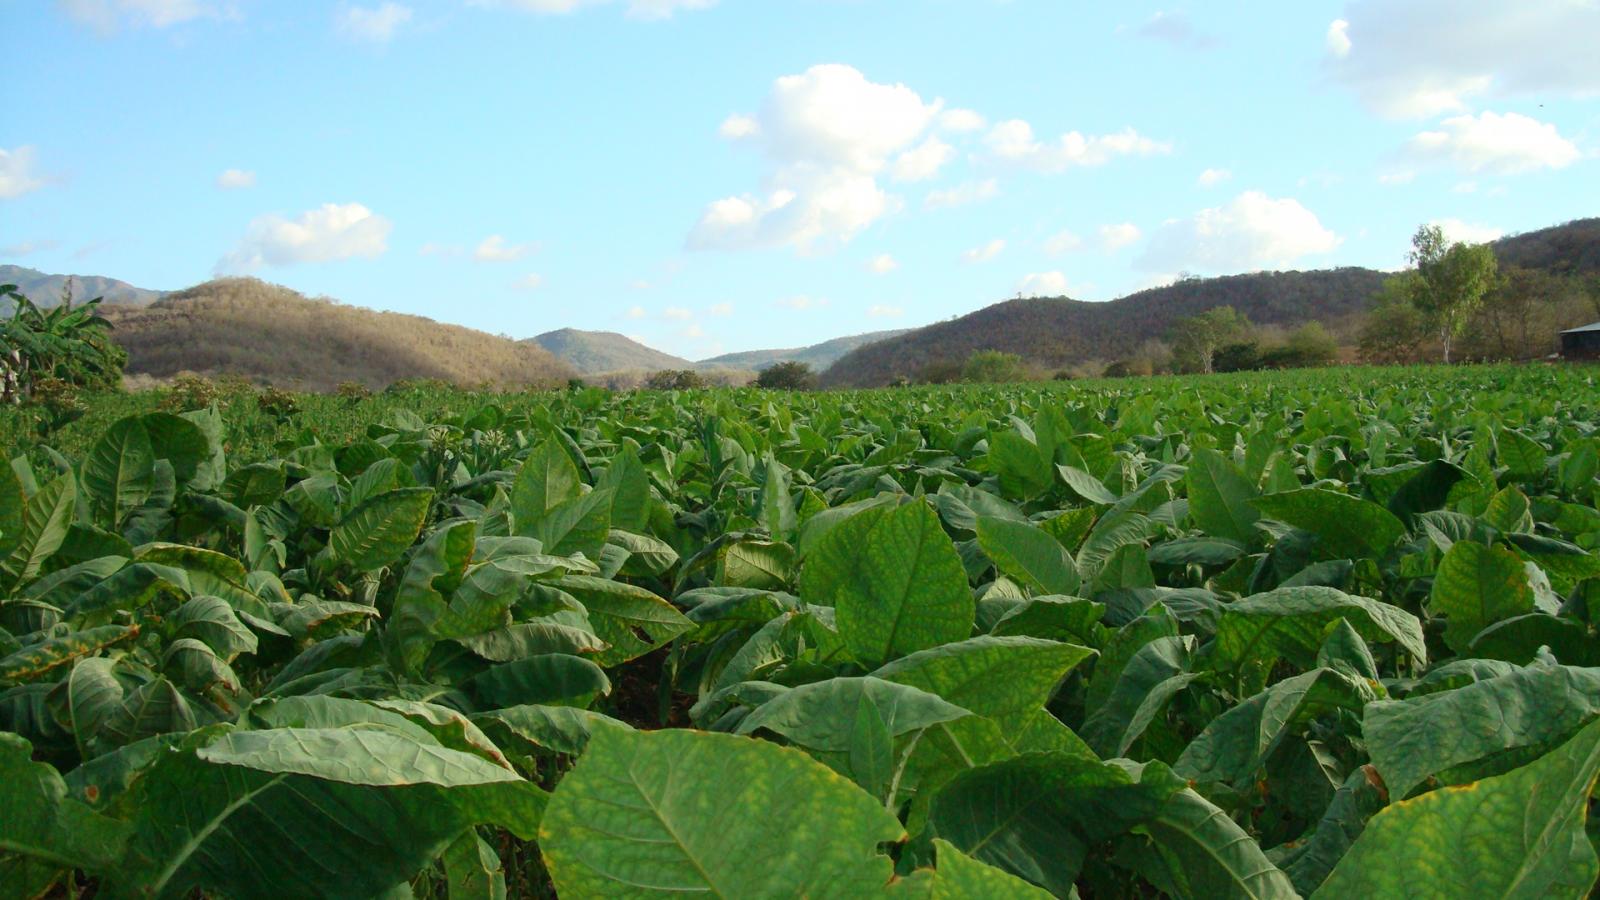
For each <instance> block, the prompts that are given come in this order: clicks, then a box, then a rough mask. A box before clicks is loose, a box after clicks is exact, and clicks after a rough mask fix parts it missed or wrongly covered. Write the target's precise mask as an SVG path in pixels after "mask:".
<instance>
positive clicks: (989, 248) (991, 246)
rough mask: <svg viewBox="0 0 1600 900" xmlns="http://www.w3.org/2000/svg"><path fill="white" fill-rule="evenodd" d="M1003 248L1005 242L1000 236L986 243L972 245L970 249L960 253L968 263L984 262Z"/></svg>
mask: <svg viewBox="0 0 1600 900" xmlns="http://www.w3.org/2000/svg"><path fill="white" fill-rule="evenodd" d="M1005 249H1006V242H1005V241H1004V240H1001V239H1000V238H995V239H994V240H992V241H990V242H989V243H987V244H983V245H982V246H978V247H973V248H972V249H971V250H968V251H966V252H965V253H962V254H961V259H962V261H963V262H969V263H986V262H988V261H989V260H991V259H994V258H995V257H996V256H999V255H1000V253H1001V251H1003V250H1005Z"/></svg>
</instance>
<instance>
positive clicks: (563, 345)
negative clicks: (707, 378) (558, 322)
mask: <svg viewBox="0 0 1600 900" xmlns="http://www.w3.org/2000/svg"><path fill="white" fill-rule="evenodd" d="M522 343H525V344H533V345H536V346H539V347H542V348H544V349H545V350H548V351H549V352H550V353H551V354H552V355H554V356H555V357H556V358H557V359H560V360H563V361H565V362H566V363H567V364H568V365H570V366H572V367H573V368H574V369H576V370H578V374H580V375H599V374H601V373H604V372H622V371H634V370H638V371H645V372H659V371H661V370H662V369H692V368H694V367H695V364H694V363H692V362H690V361H688V360H687V359H680V358H679V357H676V356H673V355H672V354H670V353H662V352H661V351H660V350H655V349H652V348H650V347H646V346H645V345H643V344H641V343H639V342H638V341H636V340H634V339H632V338H630V337H628V336H626V335H621V334H617V333H616V332H614V331H579V330H578V329H576V328H562V329H560V330H558V331H547V332H545V333H544V334H541V335H539V336H538V337H532V338H528V339H527V340H526V341H523V342H522Z"/></svg>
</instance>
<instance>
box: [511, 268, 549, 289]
mask: <svg viewBox="0 0 1600 900" xmlns="http://www.w3.org/2000/svg"><path fill="white" fill-rule="evenodd" d="M511 286H512V287H514V288H516V289H517V290H519V291H537V290H538V289H539V288H542V287H544V276H543V275H539V274H537V273H534V272H529V273H528V274H526V275H524V276H522V277H521V278H518V279H517V280H516V281H514V282H512V283H511Z"/></svg>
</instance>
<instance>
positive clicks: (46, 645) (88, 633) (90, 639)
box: [0, 625, 139, 683]
mask: <svg viewBox="0 0 1600 900" xmlns="http://www.w3.org/2000/svg"><path fill="white" fill-rule="evenodd" d="M138 635H139V626H137V625H101V626H100V627H98V628H86V629H84V630H83V631H77V632H72V633H69V634H64V635H61V636H60V637H53V638H47V639H45V640H43V641H40V642H39V643H37V644H33V645H31V646H27V647H23V648H22V649H21V650H18V651H16V652H15V653H12V654H11V655H10V656H7V657H5V658H3V659H0V683H4V682H23V681H33V680H35V679H37V678H40V677H42V676H44V675H46V674H48V673H49V672H51V671H52V670H54V669H56V668H57V667H60V666H65V665H69V664H71V663H72V662H74V661H75V660H78V659H81V658H83V657H85V656H93V655H94V654H96V653H99V652H100V651H101V650H104V649H105V648H107V647H110V646H112V645H113V644H120V643H122V642H123V641H126V640H130V639H132V638H135V637H138Z"/></svg>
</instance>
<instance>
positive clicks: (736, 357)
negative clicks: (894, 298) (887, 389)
mask: <svg viewBox="0 0 1600 900" xmlns="http://www.w3.org/2000/svg"><path fill="white" fill-rule="evenodd" d="M910 330H911V329H909V328H897V329H894V330H891V331H870V332H867V333H866V334H853V335H849V336H847V337H838V338H834V339H833V340H831V341H823V342H822V343H820V344H812V345H811V346H809V347H791V348H789V349H785V350H746V351H744V352H742V353H724V354H722V355H721V356H713V357H711V358H710V359H703V360H701V361H700V365H702V366H726V367H728V368H733V369H754V370H756V371H758V372H759V371H761V370H762V369H767V368H770V367H772V366H775V365H777V364H778V363H782V362H803V363H805V364H806V365H809V366H810V367H811V368H812V369H813V370H815V371H818V372H821V371H823V370H825V369H827V368H828V367H829V366H831V365H833V364H834V363H835V362H837V361H838V360H839V359H840V358H841V357H843V356H844V355H845V354H846V353H849V352H850V351H852V350H854V349H856V348H857V347H864V346H866V345H867V344H871V343H875V342H877V341H883V340H888V339H889V338H893V337H899V336H900V335H902V334H905V333H906V332H908V331H910Z"/></svg>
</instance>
